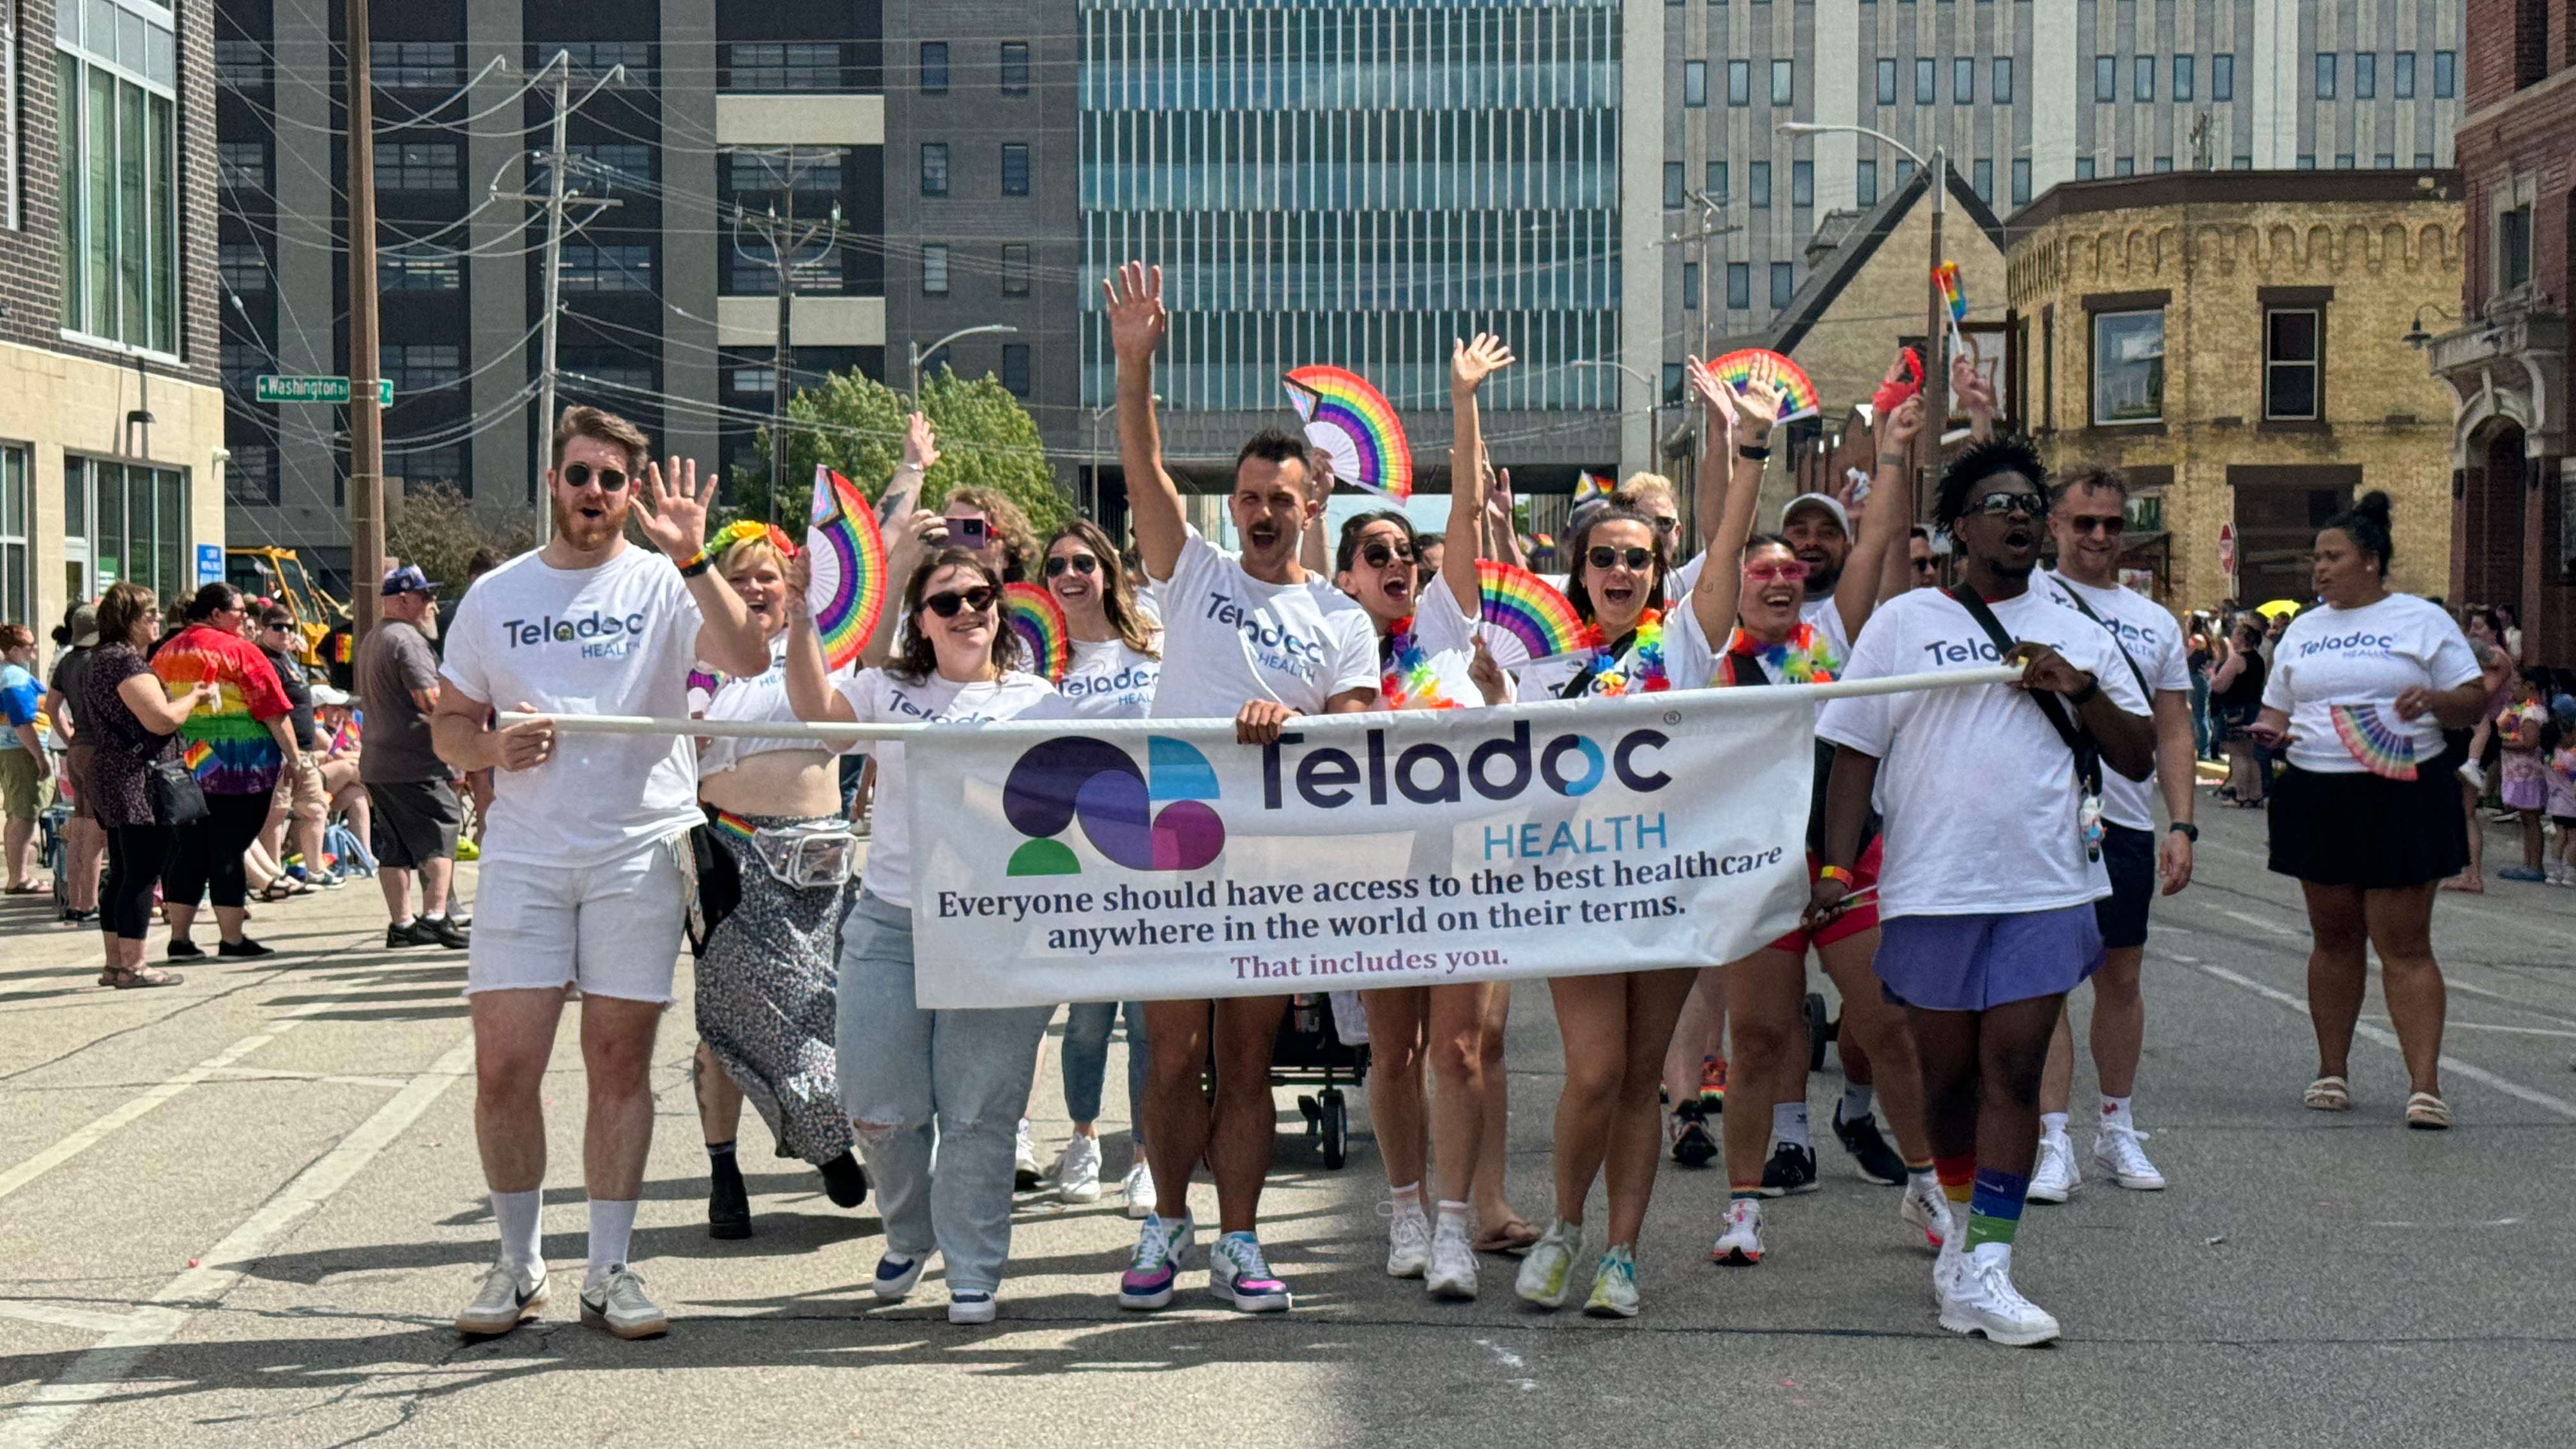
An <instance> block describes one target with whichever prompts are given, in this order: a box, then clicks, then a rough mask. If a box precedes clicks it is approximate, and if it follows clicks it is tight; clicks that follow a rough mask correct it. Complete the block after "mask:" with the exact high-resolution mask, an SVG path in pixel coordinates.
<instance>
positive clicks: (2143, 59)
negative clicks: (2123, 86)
mask: <svg viewBox="0 0 2576 1449" xmlns="http://www.w3.org/2000/svg"><path fill="white" fill-rule="evenodd" d="M2129 90H2130V96H2129V99H2131V100H2134V101H2152V100H2154V99H2155V98H2156V58H2155V57H2154V56H2152V55H2141V56H2137V57H2134V58H2133V59H2131V61H2130V62H2129Z"/></svg>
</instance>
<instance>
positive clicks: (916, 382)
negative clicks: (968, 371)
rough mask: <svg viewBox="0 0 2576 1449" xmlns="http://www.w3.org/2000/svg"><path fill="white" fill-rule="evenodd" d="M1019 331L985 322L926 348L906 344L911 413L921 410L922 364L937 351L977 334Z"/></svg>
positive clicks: (961, 330) (1010, 326)
mask: <svg viewBox="0 0 2576 1449" xmlns="http://www.w3.org/2000/svg"><path fill="white" fill-rule="evenodd" d="M1019 330H1020V329H1018V328H1017V327H1014V326H1012V325H1010V324H1009V323H1007V322H986V323H984V324H982V325H981V326H976V327H960V328H958V329H957V330H956V331H954V332H951V333H949V334H948V335H947V336H945V337H942V338H940V339H939V340H938V341H936V342H934V343H932V344H930V345H929V346H928V347H924V346H922V345H921V344H920V343H918V342H914V343H910V344H908V345H909V346H910V347H911V349H912V407H913V411H915V412H919V411H920V410H921V365H922V364H923V363H924V362H927V361H929V360H930V359H931V358H933V357H936V356H938V355H939V349H941V348H943V347H945V346H947V345H948V344H949V343H951V342H954V341H956V340H957V339H958V338H960V337H972V336H974V335H975V334H977V333H979V332H1017V331H1019Z"/></svg>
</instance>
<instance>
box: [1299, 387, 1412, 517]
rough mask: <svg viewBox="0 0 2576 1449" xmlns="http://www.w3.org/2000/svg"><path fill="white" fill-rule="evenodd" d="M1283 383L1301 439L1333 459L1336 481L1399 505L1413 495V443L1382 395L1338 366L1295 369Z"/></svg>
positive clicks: (1393, 409)
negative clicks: (1302, 427) (1302, 428)
mask: <svg viewBox="0 0 2576 1449" xmlns="http://www.w3.org/2000/svg"><path fill="white" fill-rule="evenodd" d="M1287 383H1288V401H1289V402H1290V403H1291V404H1293V405H1294V406H1295V407H1296V409H1297V416H1298V417H1300V418H1303V419H1305V422H1306V441H1308V442H1310V443H1312V444H1314V445H1315V446H1316V447H1318V448H1321V449H1323V450H1324V456H1326V457H1328V458H1330V459H1332V460H1333V477H1334V478H1335V479H1336V480H1337V481H1340V482H1343V483H1348V484H1350V485H1351V486H1352V487H1355V488H1361V489H1365V490H1367V491H1368V492H1371V493H1376V494H1380V495H1383V496H1385V497H1388V498H1392V499H1394V500H1395V501H1396V502H1398V503H1401V502H1403V501H1404V500H1405V499H1407V498H1410V497H1412V496H1413V447H1412V445H1411V444H1409V443H1407V442H1406V441H1405V440H1404V424H1402V423H1401V422H1398V421H1397V420H1396V416H1395V407H1394V405H1393V404H1391V403H1389V402H1388V401H1387V400H1386V395H1385V394H1384V393H1381V392H1379V391H1378V390H1377V389H1376V388H1374V387H1371V386H1370V385H1369V382H1368V379H1367V378H1364V377H1362V376H1360V375H1359V374H1358V373H1356V372H1351V371H1347V370H1345V369H1343V368H1339V367H1323V366H1313V367H1300V368H1297V369H1294V370H1293V371H1291V372H1290V373H1289V374H1288V376H1287Z"/></svg>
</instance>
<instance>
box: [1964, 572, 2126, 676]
mask: <svg viewBox="0 0 2576 1449" xmlns="http://www.w3.org/2000/svg"><path fill="white" fill-rule="evenodd" d="M2065 594H2066V602H2068V603H2070V604H2073V605H2074V606H2075V608H2076V611H2077V612H2079V613H2081V614H2082V615H2083V616H2084V617H2085V618H2087V619H2090V620H2092V621H2093V622H2094V623H2096V624H2099V625H2101V626H2102V631H2103V632H2104V633H2106V634H2109V635H2110V636H2111V647H2112V648H2113V649H2115V650H2117V651H2119V655H2120V662H2121V663H2123V664H2125V665H2127V666H2129V677H2130V678H2131V679H2134V680H2136V681H2138V696H2139V697H2140V698H2142V699H2144V700H2146V701H2147V702H2148V703H2149V704H2153V703H2155V699H2156V691H2155V688H2154V686H2152V685H2150V684H2148V683H2147V671H2145V670H2143V669H2140V668H2139V667H2138V661H2137V660H2135V659H2132V658H2130V657H2129V646H2128V645H2127V644H2125V643H2122V642H2121V640H2120V630H2119V628H2118V626H2116V625H2114V624H2113V623H2112V622H2111V621H2110V620H2108V619H2105V618H2103V617H2102V616H2101V615H2099V614H2096V613H2094V612H2093V606H2092V605H2091V604H2088V603H2086V602H2084V596H2083V595H2082V594H2079V593H2077V592H2075V591H2074V590H2073V589H2067V590H2065ZM1981 602H1982V601H1981Z"/></svg>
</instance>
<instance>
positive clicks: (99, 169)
mask: <svg viewBox="0 0 2576 1449" xmlns="http://www.w3.org/2000/svg"><path fill="white" fill-rule="evenodd" d="M169 13H170V12H169V11H167V10H166V9H165V10H163V11H162V12H161V14H160V15H159V16H147V15H144V14H141V13H139V12H137V11H133V10H127V9H123V8H120V7H116V6H111V5H105V4H98V3H92V4H90V5H87V6H84V7H82V8H81V10H80V11H79V12H77V14H76V13H75V12H74V10H73V9H72V7H70V6H68V5H66V6H63V7H62V8H61V9H59V10H58V11H57V12H56V14H55V19H54V31H55V37H56V44H57V45H58V46H59V49H58V50H57V51H56V53H55V80H56V85H57V89H56V91H55V95H56V96H57V97H58V98H59V99H58V105H57V116H58V120H59V123H60V125H61V128H62V129H61V134H60V136H59V138H58V139H57V142H56V147H55V155H56V156H57V157H58V158H59V161H58V164H59V165H60V167H61V174H60V176H59V190H58V191H57V193H56V194H57V195H58V196H59V197H60V198H61V212H62V228H63V232H62V246H63V265H62V284H63V295H62V301H63V307H62V319H63V320H62V326H63V330H65V331H67V332H76V333H81V334H84V335H86V336H91V337H103V338H107V339H110V340H113V341H116V342H121V343H124V344H126V345H128V346H133V347H144V348H149V349H151V350H153V351H155V352H163V353H176V352H177V351H178V350H179V292H180V285H179V184H178V172H179V167H178V134H179V133H178V108H177V90H176V86H177V82H178V72H179V62H178V45H177V40H176V38H175V36H174V35H173V34H172V32H171V29H170V23H169V19H168V16H169ZM75 21H77V22H78V23H77V24H76V23H75ZM11 114H12V115H13V116H15V115H16V114H18V112H17V110H16V109H15V108H13V110H12V112H11ZM218 144H219V145H221V143H218ZM254 152H255V154H256V155H257V157H258V178H257V180H256V182H251V183H246V184H255V185H260V186H265V185H266V184H267V179H268V166H267V160H266V153H265V151H264V150H262V149H259V148H257V146H256V143H254ZM224 159H225V152H224V151H222V150H219V151H218V152H217V161H218V164H219V165H221V164H222V163H223V161H224ZM233 159H234V161H235V162H237V163H239V162H243V161H245V160H247V159H248V158H245V157H241V156H239V155H237V154H236V155H235V156H234V157H233ZM13 179H14V178H13ZM8 199H9V201H10V202H11V203H12V205H11V207H10V208H8V209H12V210H14V203H15V200H16V198H15V196H14V195H12V196H11V197H10V198H8Z"/></svg>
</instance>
